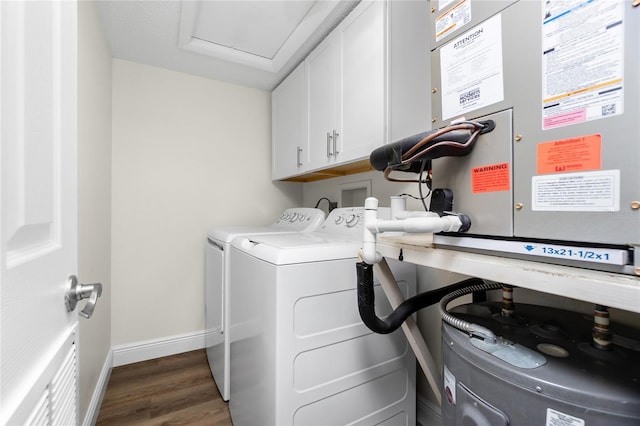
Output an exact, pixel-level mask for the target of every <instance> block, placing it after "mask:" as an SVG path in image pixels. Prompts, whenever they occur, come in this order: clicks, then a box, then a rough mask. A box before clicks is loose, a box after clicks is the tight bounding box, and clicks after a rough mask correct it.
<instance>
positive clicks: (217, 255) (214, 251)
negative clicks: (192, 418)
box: [205, 207, 325, 401]
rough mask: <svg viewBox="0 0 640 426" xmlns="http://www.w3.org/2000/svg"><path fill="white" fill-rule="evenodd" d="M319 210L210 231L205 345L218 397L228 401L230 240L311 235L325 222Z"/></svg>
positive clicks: (302, 210)
mask: <svg viewBox="0 0 640 426" xmlns="http://www.w3.org/2000/svg"><path fill="white" fill-rule="evenodd" d="M324 219H325V214H324V212H323V211H322V210H320V209H312V208H304V207H300V208H290V209H286V210H285V211H284V212H283V213H282V214H281V215H280V217H279V218H278V219H277V220H276V221H275V222H274V223H272V224H270V225H266V226H253V227H249V226H227V227H221V228H215V229H213V230H212V231H210V232H209V235H208V238H207V245H206V271H205V329H206V332H205V345H206V351H207V359H208V361H209V368H210V369H211V373H212V374H213V378H214V380H215V382H216V385H217V386H218V390H219V391H220V395H221V396H222V398H223V399H224V400H225V401H228V400H229V340H228V334H229V333H227V330H228V327H227V324H228V323H229V297H228V295H229V249H230V247H231V246H230V244H231V240H233V239H234V238H235V237H238V236H242V235H254V234H276V233H279V234H281V233H296V232H310V231H313V230H315V229H317V228H319V227H320V226H321V225H322V223H323V222H324Z"/></svg>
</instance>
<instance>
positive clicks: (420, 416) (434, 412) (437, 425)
mask: <svg viewBox="0 0 640 426" xmlns="http://www.w3.org/2000/svg"><path fill="white" fill-rule="evenodd" d="M416 420H417V422H418V423H419V424H420V425H422V426H441V425H442V411H441V410H440V407H439V406H438V404H436V403H434V402H432V401H430V400H428V399H427V398H425V397H423V396H421V395H417V397H416Z"/></svg>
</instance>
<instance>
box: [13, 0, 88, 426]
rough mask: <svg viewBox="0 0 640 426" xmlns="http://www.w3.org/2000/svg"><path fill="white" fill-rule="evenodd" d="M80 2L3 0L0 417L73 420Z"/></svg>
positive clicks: (19, 420) (35, 421)
mask: <svg viewBox="0 0 640 426" xmlns="http://www.w3.org/2000/svg"><path fill="white" fill-rule="evenodd" d="M76 92H77V4H76V3H75V2H74V1H42V2H31V1H25V2H6V1H2V2H0V94H1V99H2V103H1V105H0V131H1V133H0V135H1V141H2V145H1V150H0V160H1V163H0V171H1V174H0V185H1V191H0V207H1V210H0V212H1V213H0V215H1V216H0V218H1V220H0V244H1V246H0V249H1V259H0V262H1V271H0V272H1V275H0V292H1V293H0V294H1V302H0V303H1V305H0V321H1V322H0V324H1V334H0V338H1V342H0V346H1V355H0V364H1V369H0V375H1V376H0V377H1V380H0V382H1V385H0V424H2V425H4V424H7V423H8V424H45V423H46V424H51V423H53V424H76V423H78V415H77V391H76V389H77V385H76V383H77V362H76V359H77V352H76V348H77V345H75V336H76V328H77V314H76V312H75V311H74V312H71V313H69V312H67V309H66V307H65V302H64V294H65V287H66V285H67V279H68V277H69V276H70V275H73V274H75V273H76V272H77V230H76V228H77V205H76V204H77V196H76V186H77V185H76V152H77V150H76V144H77V141H76V133H77V101H76V98H77V93H76Z"/></svg>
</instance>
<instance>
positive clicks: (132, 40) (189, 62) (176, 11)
mask: <svg viewBox="0 0 640 426" xmlns="http://www.w3.org/2000/svg"><path fill="white" fill-rule="evenodd" d="M204 1H205V2H206V4H204V5H202V6H203V8H202V10H203V11H204V10H209V11H210V10H211V9H212V8H213V9H214V10H221V11H224V10H227V12H226V13H225V15H227V14H228V17H229V18H228V21H227V22H226V24H227V25H226V27H227V29H228V30H230V31H231V32H230V33H229V34H230V36H229V37H236V38H237V37H238V36H237V34H238V32H240V31H241V28H242V27H243V26H245V28H246V24H247V23H249V25H250V21H245V20H244V19H241V18H240V16H242V13H245V12H246V11H247V10H249V11H250V10H251V8H249V9H247V8H246V6H247V3H250V2H247V1H246V0H224V1H223V0H204ZM263 1H267V2H268V1H269V0H263ZM288 1H289V2H292V3H307V4H306V5H301V4H297V5H296V4H292V5H290V6H291V7H287V5H284V6H285V7H282V8H281V9H282V11H283V12H282V13H283V14H287V16H285V15H283V16H274V15H272V16H271V18H269V25H270V26H271V27H269V25H267V26H265V28H266V29H265V31H270V32H271V33H272V34H274V40H270V43H271V44H270V45H269V46H268V47H267V48H268V49H271V54H273V52H278V49H280V48H281V47H282V44H280V47H278V46H277V45H278V43H281V41H280V42H279V41H277V40H275V38H277V37H276V36H277V35H278V34H280V35H281V36H282V35H283V34H284V36H282V37H284V38H286V36H287V34H292V33H294V32H295V28H294V27H295V25H293V26H292V25H291V20H292V19H293V20H295V19H298V20H299V19H300V16H301V15H302V16H304V18H303V21H304V19H312V18H314V16H313V13H311V12H309V10H311V8H309V7H307V6H308V3H309V2H311V3H315V1H311V0H288ZM199 3H200V2H197V1H186V2H185V4H184V5H183V2H182V1H179V0H178V1H172V0H142V1H133V0H127V1H122V0H117V1H107V0H99V1H98V2H97V5H98V10H99V13H100V16H101V19H102V22H103V25H104V29H105V33H106V35H107V39H108V40H109V44H110V46H111V52H112V54H113V56H114V57H115V58H119V59H124V60H128V61H133V62H138V63H143V64H147V65H152V66H157V67H161V68H166V69H171V70H174V71H180V72H185V73H189V74H193V75H198V76H201V77H205V78H211V79H215V80H221V81H226V82H230V83H234V84H240V85H243V86H248V87H255V88H259V89H264V90H271V89H273V88H274V87H275V86H276V85H277V84H278V83H279V82H280V81H282V79H283V78H284V77H285V76H286V75H287V74H288V73H289V72H291V70H292V69H293V68H294V67H295V66H296V65H297V64H298V63H300V62H301V61H302V60H303V59H304V57H305V56H306V55H307V53H308V52H309V51H310V50H312V49H313V47H315V46H316V45H317V44H318V43H319V42H320V41H321V40H322V39H323V38H324V37H325V36H326V34H327V33H328V32H329V31H330V30H331V29H332V28H334V27H335V26H336V25H337V23H339V22H340V21H341V20H342V18H343V17H344V16H345V15H346V14H347V13H348V12H349V11H350V10H351V9H352V8H353V7H354V6H355V4H356V3H357V1H333V0H320V1H319V2H318V3H323V4H322V6H323V7H324V8H325V10H329V9H330V11H329V12H326V15H322V19H320V18H318V16H315V19H316V23H315V24H314V31H313V32H311V33H307V34H305V36H304V40H302V41H300V42H299V43H297V44H295V46H294V47H293V48H292V47H291V46H290V48H289V49H288V50H289V52H287V54H286V57H285V58H283V56H284V55H280V57H279V58H277V59H278V62H277V63H276V64H275V65H274V64H271V63H269V64H267V66H265V65H264V61H266V60H267V59H265V58H264V57H262V56H261V58H260V60H262V61H263V64H262V66H259V63H258V62H256V64H258V66H256V64H253V63H252V61H251V60H246V58H240V59H243V60H235V59H234V58H233V56H227V57H225V55H224V54H215V52H213V51H212V52H208V51H207V50H206V49H199V50H198V49H189V46H186V48H185V43H184V27H185V25H184V20H185V17H184V16H183V13H182V12H183V7H184V8H187V9H188V8H190V9H192V10H196V11H199V10H200V9H199V8H200V6H201V5H200V4H199ZM253 3H255V2H253ZM274 3H276V2H274ZM278 3H282V2H278ZM216 6H220V7H219V8H216ZM229 8H232V9H229ZM253 9H254V10H255V8H253ZM271 9H275V8H271ZM305 9H306V11H305ZM243 10H244V12H243ZM292 11H295V14H297V15H298V16H294V17H293V18H292V17H291V16H289V15H290V14H291V12H292ZM265 13H266V12H265ZM265 13H263V14H262V16H266V15H265ZM269 13H276V12H274V10H271V11H270V12H269ZM194 16H196V17H195V20H194V21H193V26H194V32H195V33H194V34H190V36H192V37H193V39H194V40H196V41H198V42H200V41H201V40H199V37H198V33H197V32H198V31H200V32H201V33H207V34H209V33H211V34H215V31H214V30H215V28H221V27H222V25H221V24H220V22H219V21H218V22H215V19H219V16H218V17H217V18H215V19H214V18H208V19H210V20H211V23H210V24H208V23H207V22H206V19H207V18H206V14H196V15H194ZM211 16H215V15H211ZM325 16H326V17H325ZM181 18H182V24H183V25H182V33H183V34H182V38H183V40H182V47H181ZM258 18H259V16H258ZM203 19H204V21H203ZM229 22H231V25H229ZM274 25H277V26H278V27H279V28H275V27H274ZM208 26H209V27H210V28H209V29H208V30H207V27H208ZM316 27H317V28H316ZM233 31H235V34H234V32H233ZM299 33H300V32H299ZM207 37H208V36H207ZM211 37H218V36H211ZM220 37H222V36H220ZM242 37H243V38H242V43H244V45H243V46H242V47H240V48H238V47H237V46H225V47H228V48H230V49H237V50H236V51H235V52H231V53H235V54H237V52H238V51H240V50H244V51H246V50H251V49H255V50H256V52H257V53H259V54H260V52H262V53H261V54H262V55H263V54H264V51H265V50H264V49H265V47H264V46H265V45H264V40H262V39H261V38H264V37H263V36H261V35H260V33H259V32H256V31H248V30H245V31H244V34H243V36H242ZM251 38H253V40H252V39H251ZM221 44H224V43H221ZM247 46H248V47H247ZM259 49H263V50H259ZM258 50H259V51H258ZM281 50H286V49H281ZM245 53H246V52H244V53H243V54H245ZM230 58H231V59H230Z"/></svg>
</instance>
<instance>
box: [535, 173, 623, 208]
mask: <svg viewBox="0 0 640 426" xmlns="http://www.w3.org/2000/svg"><path fill="white" fill-rule="evenodd" d="M531 180H532V188H531V197H532V200H531V204H532V207H531V209H532V210H533V211H576V212H578V211H580V212H613V211H619V210H620V170H599V171H595V172H585V173H566V174H553V175H542V176H534V177H533V178H532V179H531Z"/></svg>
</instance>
